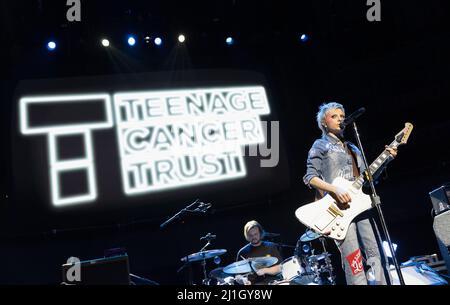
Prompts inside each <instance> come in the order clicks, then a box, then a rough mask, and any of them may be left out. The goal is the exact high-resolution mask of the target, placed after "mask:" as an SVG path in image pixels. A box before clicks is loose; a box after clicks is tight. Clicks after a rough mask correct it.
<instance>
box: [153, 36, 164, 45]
mask: <svg viewBox="0 0 450 305" xmlns="http://www.w3.org/2000/svg"><path fill="white" fill-rule="evenodd" d="M153 42H154V43H155V44H156V45H157V46H160V45H161V44H162V39H161V38H159V37H156V38H155V40H153Z"/></svg>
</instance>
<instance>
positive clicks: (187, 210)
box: [159, 199, 198, 229]
mask: <svg viewBox="0 0 450 305" xmlns="http://www.w3.org/2000/svg"><path fill="white" fill-rule="evenodd" d="M197 203H198V199H195V201H194V202H193V203H191V204H190V205H188V206H187V207H185V208H183V209H182V210H180V211H179V212H178V213H176V214H175V215H173V216H172V217H170V218H169V219H168V220H166V221H165V222H164V223H163V224H161V225H160V226H159V228H160V229H163V228H164V227H165V226H167V225H168V224H169V223H171V222H172V221H173V220H175V219H180V218H181V215H183V214H184V213H186V212H196V211H195V210H190V208H192V207H193V206H194V205H196V204H197Z"/></svg>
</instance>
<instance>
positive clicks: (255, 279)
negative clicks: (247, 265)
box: [236, 220, 283, 285]
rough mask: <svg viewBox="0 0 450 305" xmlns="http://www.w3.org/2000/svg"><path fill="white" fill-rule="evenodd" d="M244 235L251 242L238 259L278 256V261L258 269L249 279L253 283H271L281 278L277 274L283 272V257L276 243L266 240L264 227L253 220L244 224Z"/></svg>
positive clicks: (239, 253)
mask: <svg viewBox="0 0 450 305" xmlns="http://www.w3.org/2000/svg"><path fill="white" fill-rule="evenodd" d="M244 237H245V239H246V240H247V241H248V242H249V243H248V244H247V245H245V246H244V247H242V248H241V249H240V250H239V251H238V253H237V256H236V261H240V260H243V259H247V258H251V257H268V256H270V257H276V258H277V259H278V261H277V263H276V264H275V265H273V266H270V267H265V268H258V269H256V275H254V274H253V275H250V276H249V277H248V280H249V281H250V282H251V283H252V284H262V285H264V284H269V283H270V282H272V281H274V280H277V279H279V277H277V276H276V275H279V274H280V272H281V262H282V261H283V258H282V256H281V253H280V251H279V249H278V246H277V245H276V244H275V243H272V242H269V241H264V240H263V238H264V229H263V228H262V226H261V225H260V224H259V223H258V222H257V221H256V220H252V221H249V222H247V223H246V224H245V226H244Z"/></svg>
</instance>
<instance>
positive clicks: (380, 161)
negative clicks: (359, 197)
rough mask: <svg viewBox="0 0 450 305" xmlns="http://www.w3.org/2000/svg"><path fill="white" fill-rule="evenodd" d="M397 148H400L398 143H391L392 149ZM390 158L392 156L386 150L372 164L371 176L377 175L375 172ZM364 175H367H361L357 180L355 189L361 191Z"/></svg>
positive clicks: (354, 184) (370, 168)
mask: <svg viewBox="0 0 450 305" xmlns="http://www.w3.org/2000/svg"><path fill="white" fill-rule="evenodd" d="M397 146H398V142H397V141H394V142H392V143H391V145H389V147H390V148H394V147H397ZM389 156H390V153H389V151H387V149H385V150H384V151H383V152H382V153H381V154H380V155H379V156H378V158H376V159H375V161H373V162H372V164H370V166H369V170H370V174H371V175H373V174H375V172H376V171H377V170H378V169H380V168H381V167H382V166H383V164H384V163H385V162H386V160H387V159H388V158H389ZM364 175H365V173H362V174H361V175H359V177H358V179H356V181H355V182H354V183H353V187H354V188H355V189H360V188H361V187H362V186H363V184H364Z"/></svg>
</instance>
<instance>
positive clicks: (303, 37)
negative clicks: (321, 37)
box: [300, 34, 309, 42]
mask: <svg viewBox="0 0 450 305" xmlns="http://www.w3.org/2000/svg"><path fill="white" fill-rule="evenodd" d="M308 39H309V36H308V35H306V34H302V35H300V41H301V42H306V41H308Z"/></svg>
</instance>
